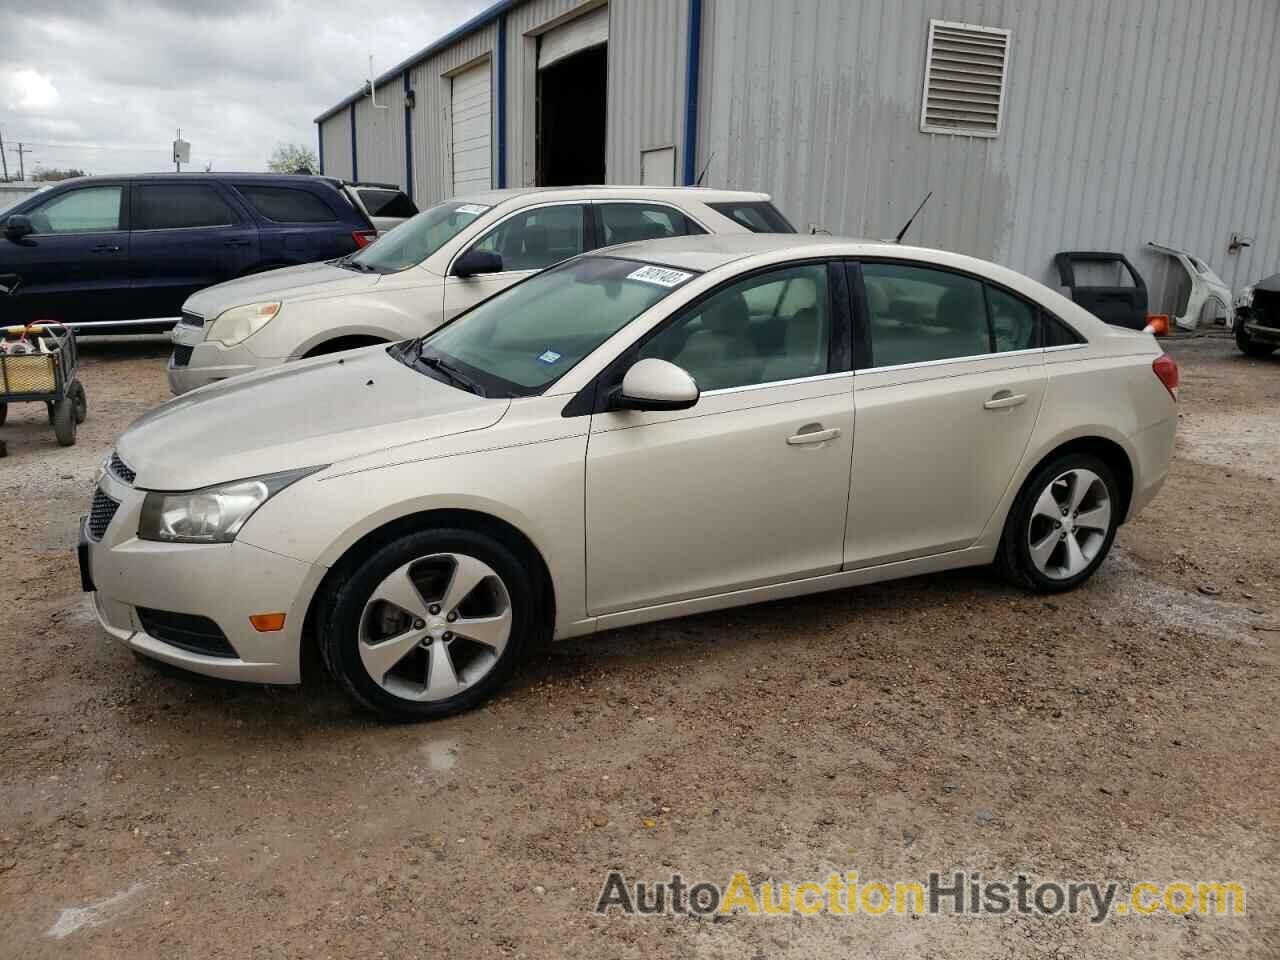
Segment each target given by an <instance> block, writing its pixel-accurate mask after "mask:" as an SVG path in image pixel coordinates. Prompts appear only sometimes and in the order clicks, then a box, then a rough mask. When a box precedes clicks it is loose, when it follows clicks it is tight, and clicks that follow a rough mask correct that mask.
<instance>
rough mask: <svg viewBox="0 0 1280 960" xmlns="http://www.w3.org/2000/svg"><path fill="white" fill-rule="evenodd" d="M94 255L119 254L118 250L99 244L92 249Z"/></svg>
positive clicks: (114, 247) (108, 245) (107, 244)
mask: <svg viewBox="0 0 1280 960" xmlns="http://www.w3.org/2000/svg"><path fill="white" fill-rule="evenodd" d="M93 252H94V253H119V252H120V248H119V247H116V246H112V245H111V244H109V243H100V244H98V245H97V246H96V247H94V248H93Z"/></svg>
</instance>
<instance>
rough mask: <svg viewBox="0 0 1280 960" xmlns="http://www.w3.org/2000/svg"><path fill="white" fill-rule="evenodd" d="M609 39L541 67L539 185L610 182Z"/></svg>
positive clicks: (566, 185)
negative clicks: (606, 139) (606, 159)
mask: <svg viewBox="0 0 1280 960" xmlns="http://www.w3.org/2000/svg"><path fill="white" fill-rule="evenodd" d="M608 67H609V58H608V44H599V45H598V46H594V47H589V48H588V49H586V50H580V51H579V52H577V53H574V54H572V55H571V56H567V57H563V58H562V59H559V60H556V61H555V63H553V64H551V65H549V66H546V67H543V68H541V69H540V70H538V186H540V187H571V186H577V185H579V184H588V183H604V176H605V170H604V127H605V111H606V107H605V87H606V82H607V76H608Z"/></svg>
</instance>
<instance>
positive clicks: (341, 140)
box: [320, 110, 351, 180]
mask: <svg viewBox="0 0 1280 960" xmlns="http://www.w3.org/2000/svg"><path fill="white" fill-rule="evenodd" d="M320 136H322V137H324V173H325V176H328V177H341V178H342V179H344V180H350V179H351V117H350V115H349V114H348V112H347V111H346V110H340V111H338V112H337V113H335V114H334V115H333V116H332V117H330V118H329V119H328V120H326V121H324V123H322V124H320Z"/></svg>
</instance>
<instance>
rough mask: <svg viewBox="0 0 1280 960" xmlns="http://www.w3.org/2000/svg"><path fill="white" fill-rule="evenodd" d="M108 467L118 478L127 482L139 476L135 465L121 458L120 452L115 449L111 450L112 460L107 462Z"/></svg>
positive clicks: (131, 481)
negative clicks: (130, 464)
mask: <svg viewBox="0 0 1280 960" xmlns="http://www.w3.org/2000/svg"><path fill="white" fill-rule="evenodd" d="M107 469H108V470H110V471H111V473H112V475H113V476H114V477H115V478H116V479H117V480H123V481H124V482H125V483H133V481H134V480H135V479H137V476H138V474H137V472H136V471H135V470H134V469H133V467H131V466H129V465H128V464H127V463H125V462H124V461H123V460H121V459H120V454H118V453H116V452H115V451H114V450H112V451H111V460H110V461H109V462H108V463H107Z"/></svg>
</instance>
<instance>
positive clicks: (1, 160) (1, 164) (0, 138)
mask: <svg viewBox="0 0 1280 960" xmlns="http://www.w3.org/2000/svg"><path fill="white" fill-rule="evenodd" d="M0 171H3V182H4V183H8V182H9V161H8V160H6V159H5V157H4V131H3V130H0Z"/></svg>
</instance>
